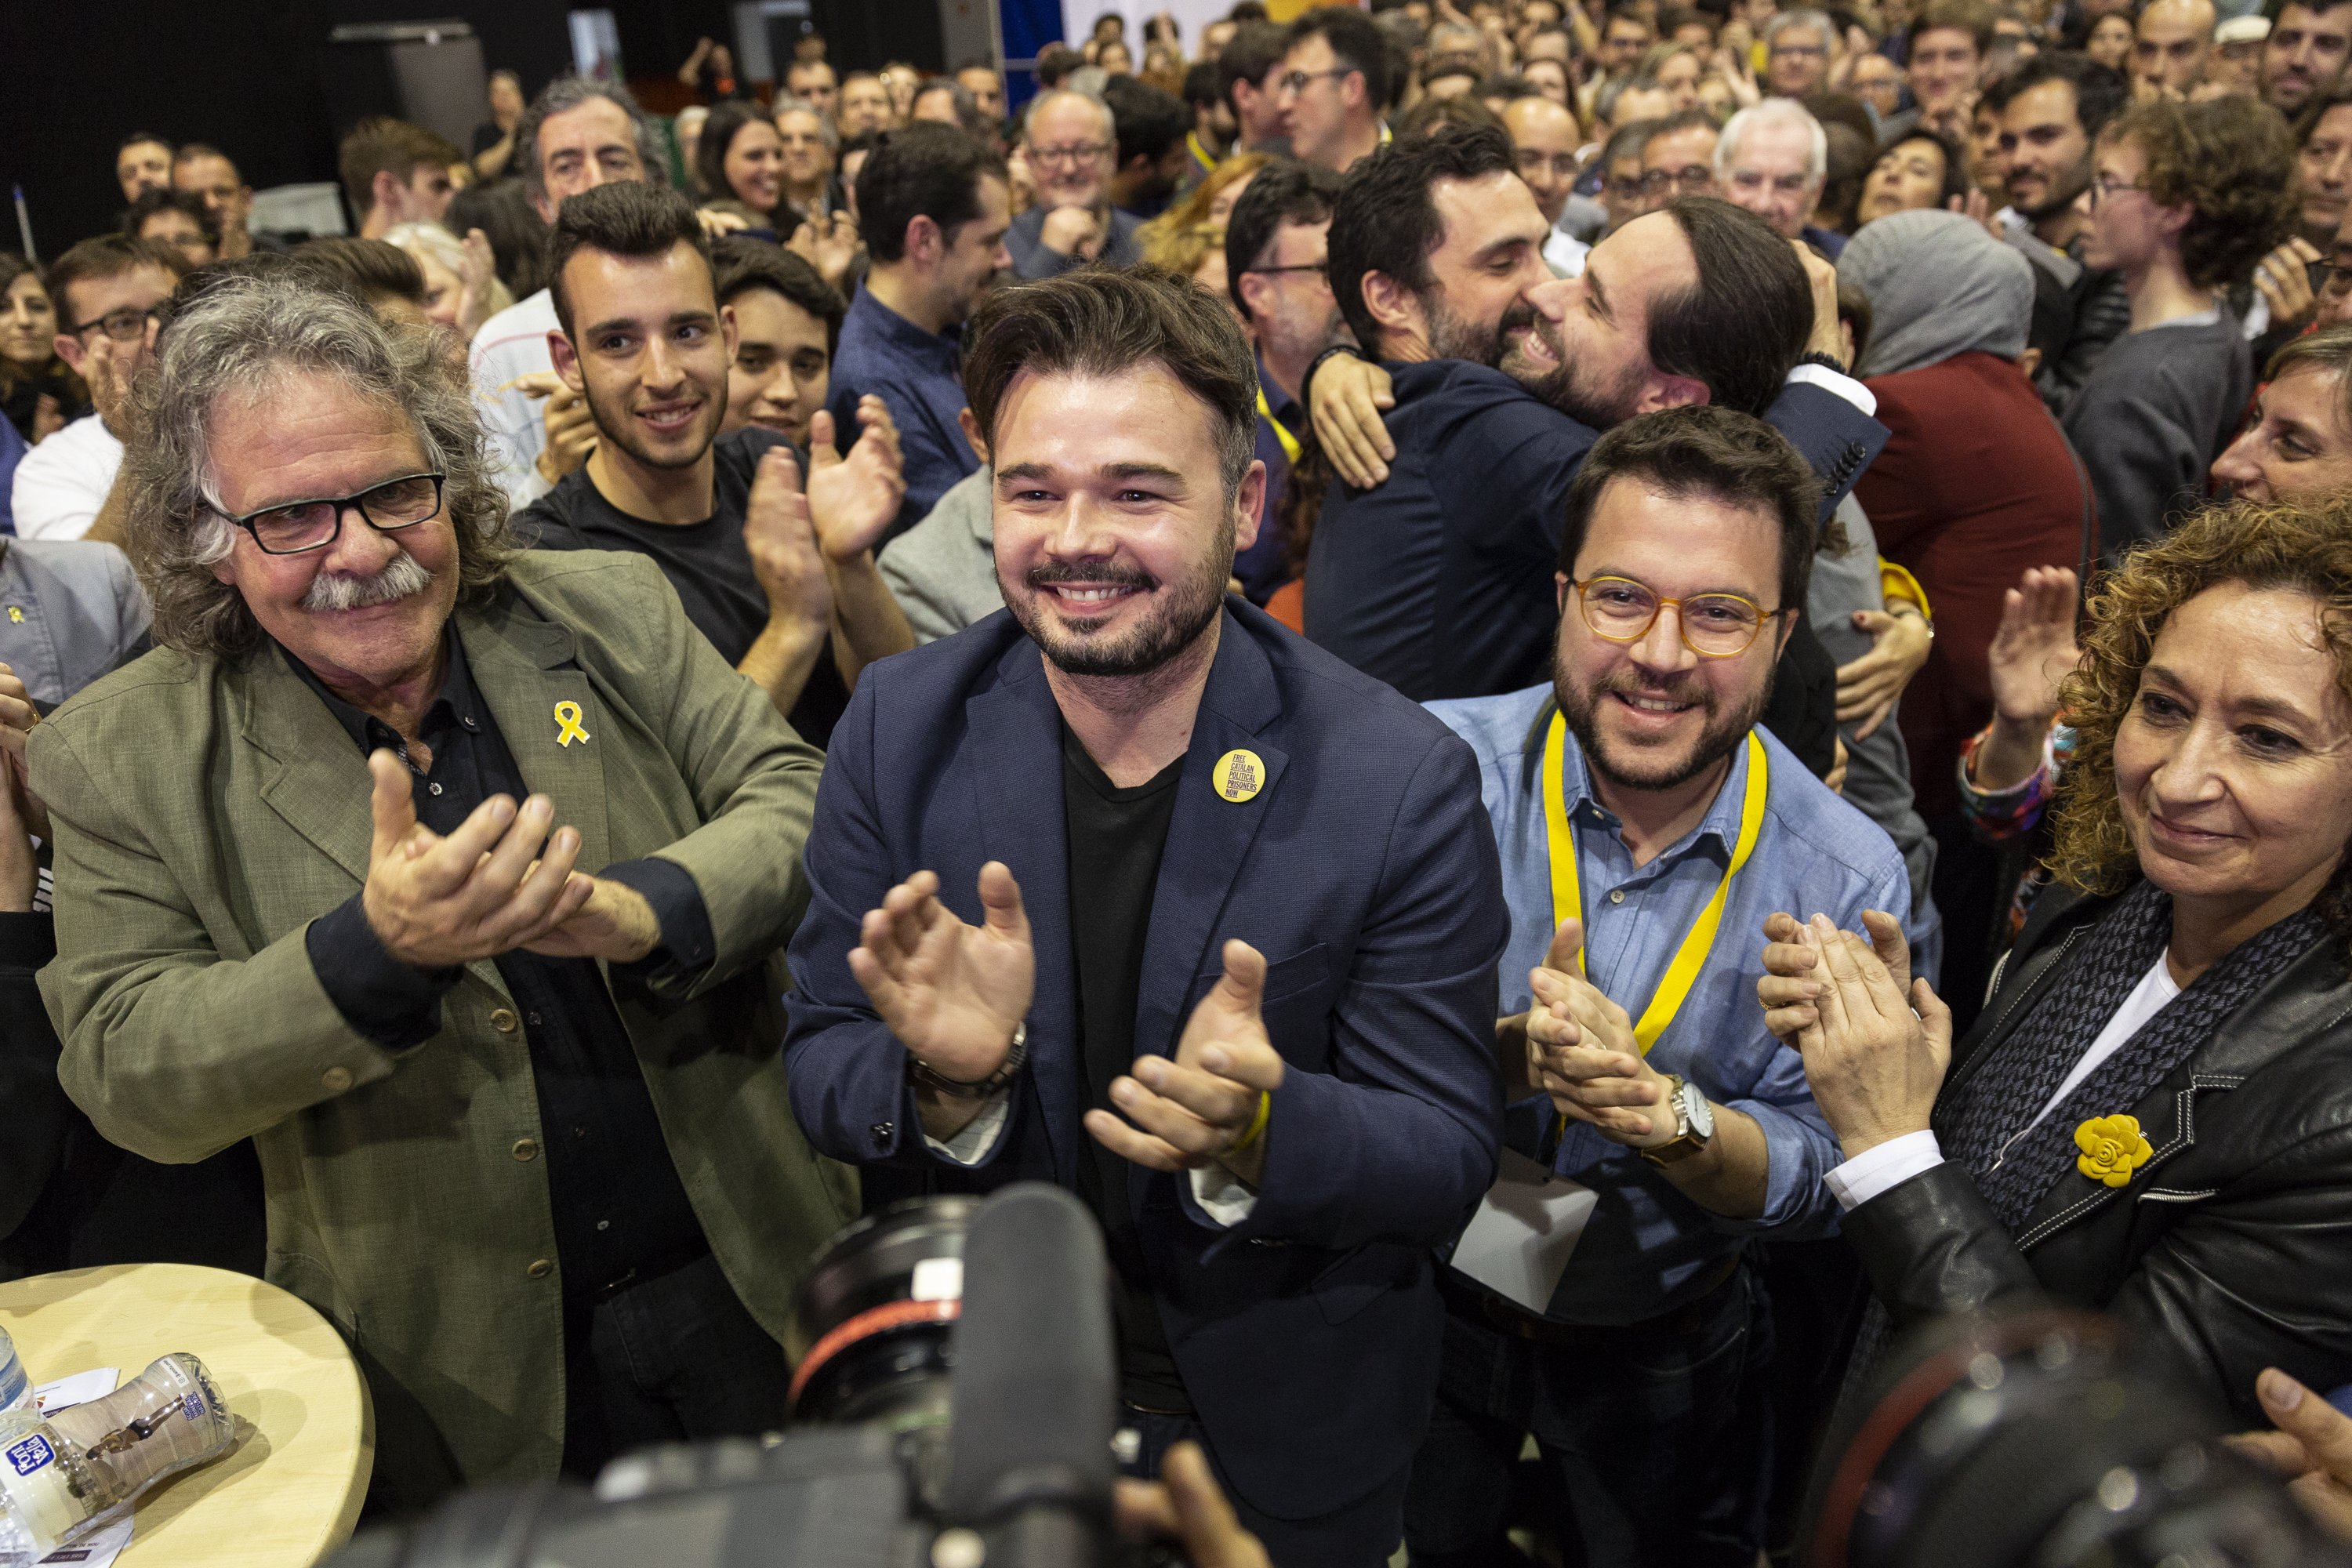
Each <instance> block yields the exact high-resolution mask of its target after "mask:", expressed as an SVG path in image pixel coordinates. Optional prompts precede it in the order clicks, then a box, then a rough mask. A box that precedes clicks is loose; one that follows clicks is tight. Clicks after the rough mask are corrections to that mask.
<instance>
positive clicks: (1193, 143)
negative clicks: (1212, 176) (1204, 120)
mask: <svg viewBox="0 0 2352 1568" xmlns="http://www.w3.org/2000/svg"><path fill="white" fill-rule="evenodd" d="M1161 145H1162V146H1165V145H1167V143H1165V142H1162V143H1161ZM1184 145H1185V146H1186V147H1188V148H1190V149H1191V150H1192V162H1194V163H1198V164H1200V165H1201V173H1202V174H1207V173H1208V172H1209V171H1210V170H1212V169H1213V168H1215V167H1216V166H1217V161H1216V160H1215V159H1214V158H1212V157H1210V156H1209V150H1208V149H1207V148H1205V147H1203V146H1202V145H1201V133H1200V132H1197V131H1187V132H1184Z"/></svg>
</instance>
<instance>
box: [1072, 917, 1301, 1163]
mask: <svg viewBox="0 0 2352 1568" xmlns="http://www.w3.org/2000/svg"><path fill="white" fill-rule="evenodd" d="M1224 962H1225V973H1223V976H1222V977H1220V978H1219V979H1218V981H1217V984H1215V985H1213V987H1211V988H1210V991H1209V994H1207V995H1206V996H1203V997H1202V998H1201V1002H1200V1005H1198V1006H1196V1007H1194V1008H1193V1009H1192V1017H1190V1018H1189V1019H1187V1020H1185V1024H1184V1034H1183V1037H1181V1039H1179V1040H1178V1041H1177V1042H1176V1059H1175V1060H1173V1061H1171V1060H1169V1059H1168V1058H1166V1057H1157V1056H1147V1057H1139V1058H1136V1062H1135V1072H1134V1076H1133V1077H1122V1078H1117V1079H1112V1080H1111V1086H1110V1098H1111V1103H1112V1104H1114V1105H1116V1106H1118V1109H1119V1110H1121V1111H1122V1112H1124V1113H1125V1114H1126V1116H1127V1118H1128V1120H1129V1121H1132V1122H1133V1123H1134V1125H1133V1126H1129V1125H1128V1122H1127V1121H1120V1120H1119V1119H1118V1117H1117V1116H1114V1115H1112V1114H1111V1113H1110V1112H1109V1111H1108V1110H1089V1111H1087V1118H1086V1121H1087V1131H1088V1132H1091V1133H1092V1134H1094V1137H1095V1141H1096V1142H1098V1143H1100V1144H1101V1145H1102V1146H1103V1147H1104V1148H1106V1149H1108V1150H1109V1151H1110V1152H1113V1153H1115V1154H1120V1155H1124V1156H1125V1157H1126V1158H1128V1159H1129V1160H1132V1161H1134V1162H1135V1163H1137V1164H1139V1165H1147V1166H1149V1167H1150V1168H1151V1169H1152V1170H1155V1171H1188V1170H1198V1169H1200V1168H1201V1167H1202V1166H1205V1165H1208V1164H1211V1163H1223V1165H1224V1167H1225V1168H1226V1169H1227V1170H1229V1171H1231V1172H1232V1173H1234V1175H1236V1176H1238V1177H1240V1178H1241V1179H1242V1180H1243V1181H1244V1182H1247V1183H1249V1184H1251V1185H1253V1186H1255V1185H1256V1184H1257V1183H1258V1180H1259V1178H1260V1177H1261V1176H1263V1175H1264V1174H1265V1143H1266V1140H1265V1135H1264V1132H1263V1130H1261V1131H1260V1135H1259V1136H1257V1137H1255V1138H1251V1137H1250V1136H1249V1134H1250V1130H1251V1128H1252V1127H1254V1126H1255V1125H1256V1123H1257V1114H1258V1106H1259V1100H1258V1097H1259V1096H1260V1095H1261V1094H1271V1093H1272V1092H1273V1091H1274V1090H1276V1089H1279V1088H1281V1087H1282V1075H1283V1065H1282V1056H1281V1054H1280V1053H1279V1052H1277V1051H1276V1049H1275V1048H1274V1043H1273V1041H1272V1040H1271V1039H1269V1038H1268V1037H1267V1036H1266V1032H1265V1018H1264V1017H1263V1016H1260V1013H1259V1006H1260V1005H1261V1004H1262V1003H1263V1002H1264V1001H1265V955H1264V954H1263V953H1261V952H1258V951H1257V949H1255V948H1254V947H1252V946H1250V944H1249V943H1247V942H1227V943H1225V948H1224ZM1244 1141H1246V1142H1247V1147H1246V1148H1244V1147H1240V1145H1242V1144H1243V1143H1244Z"/></svg>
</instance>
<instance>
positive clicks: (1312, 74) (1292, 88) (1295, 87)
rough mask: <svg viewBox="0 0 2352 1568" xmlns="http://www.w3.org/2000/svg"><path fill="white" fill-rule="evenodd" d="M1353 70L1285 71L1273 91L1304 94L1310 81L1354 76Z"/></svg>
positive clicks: (1340, 68) (1342, 67)
mask: <svg viewBox="0 0 2352 1568" xmlns="http://www.w3.org/2000/svg"><path fill="white" fill-rule="evenodd" d="M1355 70H1356V68H1355V67H1353V66H1336V67H1334V68H1331V69H1330V70H1327V71H1285V72H1283V73H1282V79H1281V80H1280V81H1277V82H1276V83H1275V84H1274V86H1275V90H1276V92H1305V91H1306V90H1307V83H1308V82H1310V81H1319V80H1321V79H1323V78H1325V77H1329V78H1331V79H1334V80H1337V79H1339V78H1340V77H1343V76H1352V75H1354V74H1355Z"/></svg>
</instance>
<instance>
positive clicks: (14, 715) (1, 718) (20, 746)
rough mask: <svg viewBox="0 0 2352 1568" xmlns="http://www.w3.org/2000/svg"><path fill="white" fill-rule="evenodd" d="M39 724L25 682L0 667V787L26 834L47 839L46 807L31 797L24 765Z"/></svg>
mask: <svg viewBox="0 0 2352 1568" xmlns="http://www.w3.org/2000/svg"><path fill="white" fill-rule="evenodd" d="M40 721H41V713H40V710H39V709H37V708H36V707H34V706H33V694H32V693H31V692H30V691H27V690H26V689H25V682H24V679H23V678H22V677H21V676H19V675H18V674H17V673H16V671H15V670H13V669H11V668H8V667H7V666H6V665H5V664H0V785H5V787H6V788H7V789H8V790H10V791H11V792H13V793H14V794H15V795H16V816H17V819H18V821H19V822H20V823H21V824H22V825H23V826H24V828H25V830H26V832H28V833H31V834H32V835H34V836H35V837H39V838H47V837H48V836H49V811H48V807H47V806H45V805H42V804H41V797H40V796H38V795H35V794H34V793H33V783H32V780H33V774H32V770H31V769H30V768H29V767H28V766H27V765H26V762H25V743H26V742H27V741H28V740H30V739H31V738H32V734H33V726H34V725H36V724H37V723H39V722H40Z"/></svg>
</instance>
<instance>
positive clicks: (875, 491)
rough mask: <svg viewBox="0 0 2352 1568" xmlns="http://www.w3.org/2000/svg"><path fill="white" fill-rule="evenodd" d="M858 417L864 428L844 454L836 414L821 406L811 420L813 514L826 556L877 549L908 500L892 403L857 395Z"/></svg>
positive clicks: (852, 556) (844, 557)
mask: <svg viewBox="0 0 2352 1568" xmlns="http://www.w3.org/2000/svg"><path fill="white" fill-rule="evenodd" d="M857 422H858V424H859V425H860V426H862V427H863V428H862V430H861V433H860V434H859V436H858V437H857V443H856V445H855V446H853V447H850V449H849V455H848V456H847V457H843V456H842V455H841V453H840V451H839V450H838V449H837V448H835V446H834V428H833V416H832V415H831V414H828V413H826V412H824V411H823V410H819V411H818V412H817V413H816V414H815V415H814V416H811V417H810V419H809V477H808V500H809V515H810V518H811V520H812V521H814V523H815V525H816V534H817V539H818V542H820V543H821V544H823V545H824V554H825V559H827V560H828V561H834V562H846V561H855V560H856V559H857V557H859V556H860V555H863V554H865V553H866V552H867V551H869V550H871V549H873V548H874V542H875V541H876V540H877V539H879V538H881V537H882V532H883V531H884V530H885V529H887V528H888V527H889V526H890V524H891V521H893V520H894V519H896V518H897V517H898V508H899V506H900V504H901V503H902V502H904V501H905V500H906V499H907V480H906V475H905V471H904V468H903V465H902V464H901V461H900V458H899V452H898V426H897V425H896V424H894V423H893V422H892V421H891V418H890V410H889V408H888V407H887V405H884V403H883V401H882V400H881V399H880V398H879V397H877V396H875V395H873V394H872V393H870V392H869V393H867V394H866V395H865V396H863V397H861V398H859V399H858V400H857Z"/></svg>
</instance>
